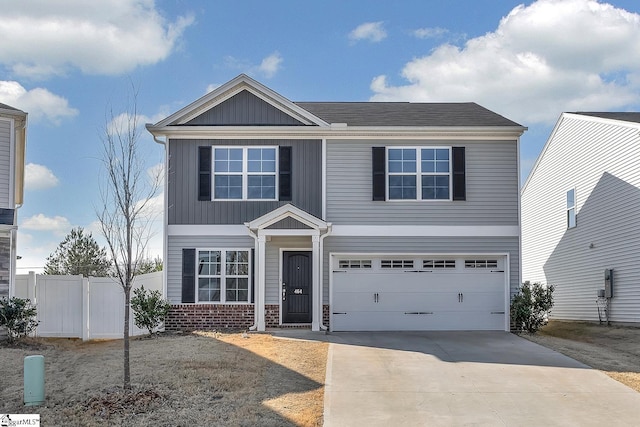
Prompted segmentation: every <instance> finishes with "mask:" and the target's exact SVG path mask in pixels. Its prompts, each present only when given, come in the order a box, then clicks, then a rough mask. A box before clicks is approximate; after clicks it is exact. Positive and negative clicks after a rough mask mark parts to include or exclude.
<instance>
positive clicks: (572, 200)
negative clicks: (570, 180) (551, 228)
mask: <svg viewBox="0 0 640 427" xmlns="http://www.w3.org/2000/svg"><path fill="white" fill-rule="evenodd" d="M575 226H576V190H575V188H572V189H571V190H569V191H567V228H573V227H575Z"/></svg>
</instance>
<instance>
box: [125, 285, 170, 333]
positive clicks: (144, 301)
mask: <svg viewBox="0 0 640 427" xmlns="http://www.w3.org/2000/svg"><path fill="white" fill-rule="evenodd" d="M131 308H133V313H134V322H135V324H136V326H137V327H138V328H140V329H146V330H148V331H149V336H152V335H153V330H154V329H155V328H157V327H158V326H160V324H162V322H164V319H165V318H166V317H167V315H168V314H169V310H170V309H171V304H169V302H167V301H166V300H164V299H162V294H161V293H160V291H149V290H146V289H145V288H144V286H141V287H140V288H137V289H134V290H133V297H132V298H131Z"/></svg>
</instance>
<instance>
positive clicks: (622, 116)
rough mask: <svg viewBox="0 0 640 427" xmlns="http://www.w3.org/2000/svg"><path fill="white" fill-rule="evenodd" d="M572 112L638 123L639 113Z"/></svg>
mask: <svg viewBox="0 0 640 427" xmlns="http://www.w3.org/2000/svg"><path fill="white" fill-rule="evenodd" d="M574 114H581V115H583V116H591V117H600V118H601V119H611V120H621V121H624V122H634V123H640V113H637V112H629V113H623V112H608V113H604V112H603V113H597V112H576V113H574Z"/></svg>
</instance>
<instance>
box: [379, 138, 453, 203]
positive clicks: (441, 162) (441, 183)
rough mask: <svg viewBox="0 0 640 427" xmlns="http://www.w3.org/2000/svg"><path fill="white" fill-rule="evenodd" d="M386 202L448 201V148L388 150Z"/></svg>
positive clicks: (449, 186) (449, 185) (449, 174)
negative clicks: (387, 200)
mask: <svg viewBox="0 0 640 427" xmlns="http://www.w3.org/2000/svg"><path fill="white" fill-rule="evenodd" d="M387 153H388V155H387V159H388V160H387V179H388V189H387V197H388V199H389V200H451V148H449V147H411V148H388V150H387Z"/></svg>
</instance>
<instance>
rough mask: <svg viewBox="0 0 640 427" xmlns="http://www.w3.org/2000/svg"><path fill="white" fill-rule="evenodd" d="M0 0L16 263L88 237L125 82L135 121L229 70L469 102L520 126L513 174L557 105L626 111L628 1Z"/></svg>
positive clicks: (639, 23)
mask: <svg viewBox="0 0 640 427" xmlns="http://www.w3.org/2000/svg"><path fill="white" fill-rule="evenodd" d="M3 3H6V5H5V6H6V7H4V8H3V13H2V16H0V102H2V103H5V104H9V105H12V106H14V107H17V108H20V109H23V110H24V111H27V112H28V113H29V128H28V143H27V144H28V145H27V163H28V165H27V173H26V192H25V203H24V206H22V207H21V208H20V210H19V232H18V255H20V256H21V257H22V259H21V260H19V261H18V273H19V274H20V273H26V272H27V271H29V270H33V271H41V269H42V267H43V266H44V263H45V259H46V257H47V256H48V255H49V254H51V253H52V252H53V251H54V250H55V248H56V247H57V245H58V243H59V242H60V241H61V240H62V239H63V238H64V236H65V235H66V234H67V233H68V232H69V231H70V229H71V228H72V227H76V226H80V227H84V228H85V229H87V230H89V231H92V232H93V235H94V237H96V238H97V239H98V240H99V241H100V242H101V244H103V242H102V241H101V239H100V236H99V231H98V228H97V226H96V215H95V207H96V206H98V205H99V204H100V195H99V180H100V168H101V164H100V160H99V158H100V155H101V154H100V153H101V147H102V142H101V137H102V135H103V129H104V128H105V127H106V126H107V113H108V111H110V110H112V111H113V112H114V115H116V116H118V115H119V114H120V113H121V112H123V111H124V108H125V106H126V98H127V96H128V94H129V93H130V91H129V89H130V87H131V85H132V84H133V85H134V86H135V87H136V88H137V90H138V98H137V107H138V113H139V115H140V117H139V120H140V122H141V123H145V122H157V121H158V120H160V119H162V118H164V117H166V116H167V115H169V114H170V113H172V112H175V111H176V110H178V109H179V108H181V107H183V106H185V105H186V104H188V103H190V102H192V101H194V100H196V99H197V98H199V97H200V96H202V95H204V94H205V93H206V92H207V91H209V90H211V89H212V88H215V87H216V86H218V85H220V84H223V83H225V82H226V81H228V80H230V79H232V78H233V77H235V76H236V75H238V74H240V73H246V74H248V75H250V76H252V77H253V78H255V79H256V80H258V81H260V82H262V83H263V84H265V85H266V86H268V87H270V88H272V89H273V90H275V91H277V92H278V93H280V94H282V95H283V96H285V97H287V98H288V99H290V100H292V101H367V100H372V101H422V102H447V101H451V102H465V101H474V102H477V103H479V104H481V105H483V106H485V107H487V108H489V109H492V110H494V111H496V112H498V113H500V114H502V115H504V116H506V117H508V118H510V119H512V120H515V121H517V122H519V123H521V124H523V125H525V126H527V127H528V128H529V130H528V132H526V133H525V135H524V136H523V137H522V147H521V164H522V169H523V176H522V179H523V180H524V179H525V178H526V175H527V174H528V172H529V170H530V168H531V166H532V165H533V163H534V162H535V159H536V157H537V156H538V154H539V152H540V150H541V149H542V147H543V145H544V143H545V141H546V139H547V137H548V136H549V133H550V132H551V129H552V128H553V125H554V124H555V121H556V120H557V118H558V116H559V114H560V113H561V112H562V111H639V109H640V49H639V46H640V4H639V3H638V2H637V0H610V1H608V2H605V1H596V0H538V1H526V2H519V1H510V0H500V1H496V0H450V1H446V2H445V1H437V0H403V1H394V2H392V1H388V0H380V1H378V0H368V1H364V0H350V1H344V0H323V1H301V0H274V1H264V0H255V1H242V0H217V1H209V0H194V1H192V0H189V1H187V0H172V1H169V0H166V1H155V2H154V1H153V0H102V1H92V2H87V1H84V0H32V1H28V2H27V1H22V2H9V1H8V0H3ZM9 6H10V7H9ZM141 143H142V146H143V147H144V150H145V153H144V157H145V160H146V162H147V167H149V168H154V167H157V166H158V165H159V164H161V163H162V155H163V153H162V148H161V146H159V145H158V144H156V143H154V142H153V140H152V138H151V136H150V135H148V134H147V133H146V131H145V132H143V133H142V140H141ZM155 206H156V209H160V208H161V203H157V204H156V205H155ZM156 228H157V230H158V233H157V235H156V237H155V238H154V239H153V241H152V244H151V247H150V251H149V256H150V257H154V256H156V255H160V254H161V252H162V250H161V235H160V230H161V224H160V221H157V223H156Z"/></svg>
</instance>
